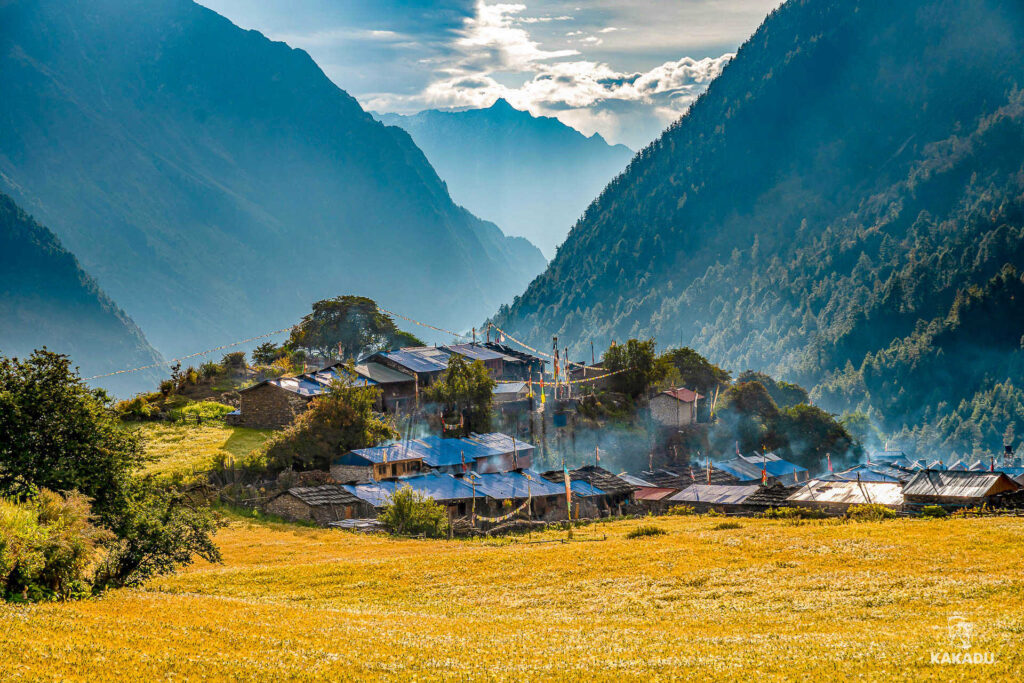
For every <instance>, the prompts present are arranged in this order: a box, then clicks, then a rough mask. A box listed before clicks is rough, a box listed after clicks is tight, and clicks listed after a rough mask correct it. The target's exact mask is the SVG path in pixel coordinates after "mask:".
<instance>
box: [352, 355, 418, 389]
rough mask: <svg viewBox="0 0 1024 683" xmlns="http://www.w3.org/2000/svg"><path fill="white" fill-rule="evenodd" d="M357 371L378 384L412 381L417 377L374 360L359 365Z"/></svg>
mask: <svg viewBox="0 0 1024 683" xmlns="http://www.w3.org/2000/svg"><path fill="white" fill-rule="evenodd" d="M356 372H358V373H359V374H360V375H362V376H363V377H367V378H369V379H372V380H373V381H374V382H377V383H378V384H397V383H400V382H412V381H414V380H415V377H413V376H412V375H407V374H405V373H404V372H399V371H398V370H395V369H394V368H389V367H388V366H386V365H382V364H381V363H374V362H372V361H370V362H367V363H360V364H359V365H357V366H356Z"/></svg>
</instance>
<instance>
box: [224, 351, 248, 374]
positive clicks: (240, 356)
mask: <svg viewBox="0 0 1024 683" xmlns="http://www.w3.org/2000/svg"><path fill="white" fill-rule="evenodd" d="M220 364H221V365H223V366H224V367H225V368H227V369H228V370H232V371H239V370H244V369H245V352H244V351H232V352H231V353H225V354H224V357H223V358H221V359H220Z"/></svg>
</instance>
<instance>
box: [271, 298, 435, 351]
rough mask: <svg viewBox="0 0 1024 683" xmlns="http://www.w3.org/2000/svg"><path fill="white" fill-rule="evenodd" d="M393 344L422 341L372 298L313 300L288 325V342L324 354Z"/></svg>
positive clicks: (295, 346) (418, 343)
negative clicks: (305, 311) (292, 324)
mask: <svg viewBox="0 0 1024 683" xmlns="http://www.w3.org/2000/svg"><path fill="white" fill-rule="evenodd" d="M393 345H401V346H422V345H423V342H422V341H420V340H419V339H417V338H416V337H415V336H413V335H412V334H410V333H408V332H403V331H402V330H399V329H398V327H397V326H396V325H395V321H394V320H392V319H391V316H389V315H387V314H386V313H382V312H381V311H380V309H378V308H377V303H376V302H375V301H374V300H373V299H369V298H367V297H364V296H339V297H335V298H333V299H324V300H322V301H317V302H316V303H314V304H313V311H312V313H310V314H308V315H306V316H305V317H304V318H303V319H302V321H301V322H300V323H299V324H298V325H297V326H296V327H295V328H294V329H292V333H291V337H290V338H289V339H288V346H289V347H291V348H293V349H307V350H310V351H315V352H317V353H320V354H322V355H324V356H331V355H334V354H335V353H336V352H337V351H338V348H339V347H340V348H341V356H342V358H350V359H357V358H359V357H360V356H361V355H363V354H365V353H368V352H373V351H379V350H381V349H384V348H387V347H389V346H393Z"/></svg>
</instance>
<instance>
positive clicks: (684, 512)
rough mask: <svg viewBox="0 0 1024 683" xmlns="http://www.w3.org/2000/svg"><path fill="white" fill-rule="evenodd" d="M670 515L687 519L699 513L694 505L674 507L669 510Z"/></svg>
mask: <svg viewBox="0 0 1024 683" xmlns="http://www.w3.org/2000/svg"><path fill="white" fill-rule="evenodd" d="M668 514H670V515H680V516H683V517H686V516H689V515H695V514H697V511H696V510H695V509H694V507H693V506H692V505H673V506H672V507H670V508H669V509H668Z"/></svg>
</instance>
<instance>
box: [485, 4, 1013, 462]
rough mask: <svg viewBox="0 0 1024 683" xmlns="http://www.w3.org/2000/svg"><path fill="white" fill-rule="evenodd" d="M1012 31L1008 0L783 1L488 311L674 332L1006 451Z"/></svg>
mask: <svg viewBox="0 0 1024 683" xmlns="http://www.w3.org/2000/svg"><path fill="white" fill-rule="evenodd" d="M1022 39H1024V6H1022V5H1021V3H1019V2H1014V1H1011V0H924V1H921V2H911V3H892V2H884V1H883V0H790V1H789V2H787V3H785V4H784V5H783V6H782V7H781V8H779V9H778V10H776V11H775V12H773V13H772V14H771V15H770V16H769V17H768V19H767V20H766V21H765V22H764V24H763V25H762V26H761V27H760V28H759V29H758V31H757V32H756V33H755V34H754V35H753V36H752V37H751V39H750V40H749V41H748V42H747V43H746V44H745V45H744V46H743V47H742V48H741V50H740V51H739V52H738V54H737V56H736V58H735V59H734V60H733V61H732V62H731V63H730V64H729V66H728V67H726V69H725V70H724V72H723V73H722V75H721V76H720V77H719V78H718V79H717V80H716V81H714V82H713V83H712V84H711V86H710V88H709V89H708V91H707V92H706V93H705V95H704V96H703V97H702V98H701V99H700V100H699V101H698V102H697V103H695V105H694V106H693V107H692V109H691V110H690V112H689V113H688V114H687V115H686V116H685V117H683V118H682V119H681V120H680V121H679V122H677V123H676V124H675V125H673V126H672V127H671V128H670V129H669V130H668V131H666V133H665V134H664V135H663V136H662V137H661V138H660V139H659V140H657V141H656V142H655V143H653V144H652V145H650V146H649V147H647V148H646V149H644V150H643V151H641V152H640V153H639V154H638V155H637V156H636V157H635V158H634V160H633V161H632V162H631V164H630V166H629V168H628V169H627V171H626V173H625V174H624V175H623V176H621V177H620V178H617V179H616V180H615V181H613V182H612V183H611V184H610V185H609V186H608V187H607V188H606V189H605V191H604V192H603V193H602V194H601V196H600V197H599V198H598V199H597V201H596V202H595V203H594V204H592V205H591V206H590V208H589V209H588V211H587V213H586V215H585V216H584V217H583V219H582V220H581V221H580V222H579V223H578V224H577V225H576V226H575V227H574V228H573V230H572V232H571V233H570V235H569V237H568V239H567V241H566V243H565V244H564V246H563V247H562V248H561V249H560V251H559V254H558V257H557V258H556V259H555V260H554V261H553V262H552V263H551V265H550V266H549V268H548V270H547V271H546V272H545V274H544V275H543V276H541V277H540V278H538V279H537V280H536V281H534V283H533V284H532V285H531V286H530V288H529V289H528V290H527V291H526V292H525V293H524V294H523V295H522V296H520V297H517V298H516V299H515V301H514V302H513V304H512V306H511V307H502V308H501V309H500V311H499V313H498V315H497V316H496V318H495V321H496V322H497V323H498V324H499V325H501V326H502V327H504V328H505V329H507V330H509V331H510V332H511V333H512V334H517V333H518V334H521V335H523V336H524V337H525V338H527V339H530V340H532V341H534V342H536V343H540V342H543V341H544V340H547V339H550V337H549V335H550V334H558V335H559V338H560V340H563V339H564V340H569V341H571V342H573V341H574V342H575V344H576V348H577V349H578V350H583V349H584V348H586V346H587V344H588V343H589V340H590V339H594V340H595V341H596V343H598V344H605V343H607V342H608V341H609V340H611V339H620V340H621V339H623V338H625V337H627V336H648V335H653V336H657V337H658V338H659V340H660V341H661V343H662V344H674V343H676V341H677V340H680V339H681V340H682V342H683V343H685V344H688V345H692V346H694V347H695V348H697V349H698V350H700V351H701V352H702V353H705V354H707V355H708V356H710V357H711V358H713V359H715V360H717V361H719V362H721V363H724V364H726V365H728V366H731V367H733V368H736V369H743V368H754V369H762V370H765V371H768V372H770V373H772V374H777V375H779V376H782V377H784V378H787V379H790V380H794V381H797V382H799V383H802V384H805V385H807V386H811V387H815V390H814V392H813V393H812V395H813V396H814V397H816V398H817V399H818V400H819V402H820V403H821V404H822V405H823V406H825V407H827V408H829V409H832V410H834V411H837V412H839V411H848V410H854V409H857V408H860V409H863V410H866V411H870V412H871V414H872V416H873V417H874V418H875V420H876V422H877V423H878V424H879V425H880V426H881V427H882V428H883V430H885V431H886V432H888V433H892V432H897V431H899V430H901V429H902V428H903V426H904V425H906V426H907V428H908V432H906V433H905V434H906V435H907V436H910V435H911V434H910V432H911V431H913V432H914V434H913V436H914V437H916V438H915V439H908V440H907V442H908V445H909V444H910V442H911V441H914V442H916V443H917V444H918V445H919V446H920V447H921V448H922V450H925V449H927V448H931V447H936V448H937V447H942V448H946V449H955V450H957V451H959V452H961V453H963V452H964V451H970V450H972V449H975V448H978V449H989V450H996V449H1001V441H1002V435H1003V433H1004V432H1005V430H1006V429H1007V427H1008V426H1009V424H1010V423H1011V422H1014V421H1015V422H1016V423H1017V429H1018V431H1020V429H1021V428H1024V391H1022V390H1024V379H1022V374H1021V354H1022V351H1021V338H1022V336H1024V317H1022V316H1021V315H1020V314H1019V299H1015V298H1014V297H1013V296H1010V295H1008V294H1007V292H1014V291H1019V290H1020V287H1021V282H1020V277H1021V271H1024V96H1022V94H1021V92H1020V91H1019V90H1018V87H1019V86H1022V85H1024V52H1022V51H1021V50H1020V49H1019V46H1020V45H1021V44H1022ZM1007 266H1009V267H1007ZM980 311H984V313H983V314H980V313H979V312H980ZM965 315H966V317H967V319H970V320H972V321H973V322H972V323H971V324H970V325H967V324H965V323H964V322H963V319H964V316H965ZM972 316H973V317H972Z"/></svg>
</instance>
